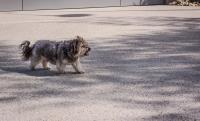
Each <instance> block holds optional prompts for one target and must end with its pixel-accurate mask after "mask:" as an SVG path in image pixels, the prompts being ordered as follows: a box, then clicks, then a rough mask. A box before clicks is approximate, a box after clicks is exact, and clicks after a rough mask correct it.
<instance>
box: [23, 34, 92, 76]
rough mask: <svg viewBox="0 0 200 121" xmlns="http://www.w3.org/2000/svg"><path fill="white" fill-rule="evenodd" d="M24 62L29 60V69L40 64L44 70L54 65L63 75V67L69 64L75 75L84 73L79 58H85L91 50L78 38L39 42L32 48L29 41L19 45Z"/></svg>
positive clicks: (33, 68)
mask: <svg viewBox="0 0 200 121" xmlns="http://www.w3.org/2000/svg"><path fill="white" fill-rule="evenodd" d="M20 48H21V50H22V57H23V60H24V61H28V60H30V69H31V70H35V67H36V66H37V65H38V64H39V63H42V66H43V68H44V69H49V68H48V66H47V63H48V62H50V63H51V64H54V65H56V67H57V70H58V72H59V73H65V66H66V65H67V64H71V65H72V67H73V68H74V70H75V71H76V72H77V73H84V71H83V69H82V68H81V64H80V58H81V57H83V56H87V55H88V54H89V51H90V50H91V48H90V47H89V46H88V43H87V42H86V41H85V40H84V39H83V38H82V37H80V36H77V37H76V38H75V39H73V40H70V41H60V42H55V41H49V40H39V41H37V42H36V43H35V44H33V45H32V46H30V42H29V41H24V42H22V44H21V45H20Z"/></svg>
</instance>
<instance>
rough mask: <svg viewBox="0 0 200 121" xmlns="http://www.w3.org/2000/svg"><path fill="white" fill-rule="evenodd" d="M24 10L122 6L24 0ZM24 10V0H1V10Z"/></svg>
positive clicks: (146, 0) (88, 0)
mask: <svg viewBox="0 0 200 121" xmlns="http://www.w3.org/2000/svg"><path fill="white" fill-rule="evenodd" d="M23 1H24V2H23V3H24V4H23V8H24V10H36V9H59V8H83V7H106V6H120V0H23ZM156 4H164V0H121V5H122V6H128V5H156ZM10 10H22V0H0V11H10Z"/></svg>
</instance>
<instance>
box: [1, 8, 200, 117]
mask: <svg viewBox="0 0 200 121" xmlns="http://www.w3.org/2000/svg"><path fill="white" fill-rule="evenodd" d="M0 18H1V19H0V120H1V121H183V120H184V121H198V120H200V82H199V81H200V55H199V54H200V8H198V7H175V6H145V7H123V8H98V9H78V10H76V9H70V10H54V11H24V12H2V13H0ZM75 35H81V36H83V37H84V38H85V39H87V40H88V42H89V43H90V45H91V47H92V52H91V54H90V56H89V57H86V58H83V59H82V60H81V61H82V63H83V66H84V68H85V70H86V73H85V74H83V75H78V74H73V73H71V72H73V70H72V68H71V67H68V68H67V71H68V73H67V74H62V75H58V74H56V72H55V71H56V70H55V67H54V66H53V65H50V66H51V68H52V70H51V71H46V70H42V69H41V66H40V67H38V70H37V71H34V72H32V71H30V70H29V69H28V65H29V63H28V62H22V61H21V60H20V54H19V50H18V45H19V43H20V42H21V41H23V40H31V41H32V42H34V41H35V40H37V39H51V40H56V41H59V40H63V39H71V38H73V37H74V36H75Z"/></svg>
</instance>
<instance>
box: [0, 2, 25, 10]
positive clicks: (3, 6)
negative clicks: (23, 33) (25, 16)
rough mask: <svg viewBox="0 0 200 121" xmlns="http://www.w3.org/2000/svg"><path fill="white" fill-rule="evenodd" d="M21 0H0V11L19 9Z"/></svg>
mask: <svg viewBox="0 0 200 121" xmlns="http://www.w3.org/2000/svg"><path fill="white" fill-rule="evenodd" d="M21 8H22V0H0V11H8V10H21Z"/></svg>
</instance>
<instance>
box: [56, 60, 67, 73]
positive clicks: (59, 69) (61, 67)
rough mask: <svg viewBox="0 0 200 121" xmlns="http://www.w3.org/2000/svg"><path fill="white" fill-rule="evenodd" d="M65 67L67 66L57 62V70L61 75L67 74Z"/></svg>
mask: <svg viewBox="0 0 200 121" xmlns="http://www.w3.org/2000/svg"><path fill="white" fill-rule="evenodd" d="M65 67H66V65H64V64H61V63H60V62H56V68H57V70H58V72H59V73H65Z"/></svg>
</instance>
